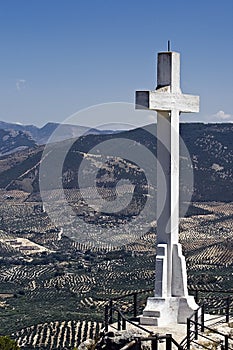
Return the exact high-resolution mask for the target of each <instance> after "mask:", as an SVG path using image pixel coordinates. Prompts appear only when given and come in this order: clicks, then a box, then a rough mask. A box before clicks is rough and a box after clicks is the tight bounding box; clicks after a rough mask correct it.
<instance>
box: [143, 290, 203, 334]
mask: <svg viewBox="0 0 233 350" xmlns="http://www.w3.org/2000/svg"><path fill="white" fill-rule="evenodd" d="M197 308H198V306H197V304H196V303H195V300H194V297H193V296H187V297H166V298H160V297H151V298H148V299H147V304H146V307H145V309H144V311H143V315H142V316H141V317H140V324H141V325H148V326H158V327H162V326H166V325H169V324H172V323H173V324H174V323H184V324H185V323H186V322H187V318H188V317H189V316H191V315H192V313H193V312H194V310H196V309H197Z"/></svg>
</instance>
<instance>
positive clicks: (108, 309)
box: [104, 289, 233, 350]
mask: <svg viewBox="0 0 233 350" xmlns="http://www.w3.org/2000/svg"><path fill="white" fill-rule="evenodd" d="M152 291H153V289H148V290H141V291H139V292H133V293H130V294H126V295H123V296H119V297H114V298H111V299H110V300H109V302H108V304H107V305H106V306H105V321H104V328H105V331H108V328H109V325H111V324H113V323H115V324H116V326H115V327H116V329H117V330H125V329H126V324H127V322H128V323H131V324H133V325H134V326H135V327H137V328H139V329H141V330H142V331H144V332H146V333H148V334H149V336H151V337H153V341H154V342H153V344H155V343H156V344H157V345H156V346H158V342H157V341H155V339H154V338H155V335H154V334H153V332H151V331H148V329H146V328H144V327H142V326H141V325H139V324H138V323H135V322H136V321H139V318H138V317H137V315H138V314H139V312H140V310H139V303H138V299H139V296H140V295H145V296H148V294H149V293H151V292H152ZM189 291H191V292H192V293H193V294H194V296H195V300H196V302H197V303H198V302H200V301H204V303H203V304H202V305H201V306H200V307H199V308H198V309H197V310H196V311H195V312H194V313H193V314H192V315H191V317H189V318H188V319H187V336H186V337H185V339H184V340H183V341H182V342H181V343H180V344H178V343H177V344H178V345H179V349H187V350H189V349H190V346H191V343H195V342H196V341H197V340H198V338H199V337H202V338H207V337H206V335H205V334H204V332H205V331H212V332H213V333H217V334H219V335H220V336H221V337H222V339H223V340H222V349H224V350H229V349H230V348H229V339H232V338H231V337H230V336H228V335H224V334H223V333H221V332H218V331H216V330H215V329H213V328H211V326H213V325H216V324H219V323H222V322H226V323H229V321H230V318H231V317H232V316H233V300H232V298H231V297H229V296H228V297H227V298H220V297H214V296H212V297H211V295H213V294H220V293H221V294H227V293H228V294H230V293H232V291H206V290H189ZM205 293H208V295H207V297H206V296H205ZM127 298H128V302H129V303H131V304H132V307H131V310H129V309H128V310H127V317H126V315H125V312H124V313H123V312H122V309H121V305H120V301H122V300H123V301H125V300H126V299H127ZM211 301H214V302H216V301H219V303H220V304H221V305H222V306H221V307H219V306H218V307H217V309H216V307H212V308H211ZM220 304H219V305H220ZM130 312H131V314H130ZM206 312H208V313H210V314H212V315H213V314H215V315H216V316H215V317H211V319H209V320H205V313H206ZM157 337H158V336H157ZM146 339H148V338H146ZM208 340H210V341H211V339H210V338H208ZM172 342H173V344H175V343H174V342H175V340H174V339H173V340H172ZM213 343H214V340H213ZM151 344H152V343H151ZM130 346H132V347H131V348H130V347H128V349H132V350H134V349H140V347H139V341H138V340H137V342H133V341H132V344H131V345H130ZM133 346H135V347H133ZM151 346H152V345H151ZM177 347H178V346H177ZM203 347H204V346H203ZM125 349H126V348H125ZM152 349H157V348H156V347H155V345H153V347H152ZM167 350H168V349H167ZM232 350H233V349H232Z"/></svg>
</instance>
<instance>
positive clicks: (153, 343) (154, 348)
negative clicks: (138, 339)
mask: <svg viewBox="0 0 233 350" xmlns="http://www.w3.org/2000/svg"><path fill="white" fill-rule="evenodd" d="M151 350H158V336H157V335H156V336H155V338H154V339H152V340H151Z"/></svg>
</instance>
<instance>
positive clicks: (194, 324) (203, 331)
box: [181, 297, 233, 350]
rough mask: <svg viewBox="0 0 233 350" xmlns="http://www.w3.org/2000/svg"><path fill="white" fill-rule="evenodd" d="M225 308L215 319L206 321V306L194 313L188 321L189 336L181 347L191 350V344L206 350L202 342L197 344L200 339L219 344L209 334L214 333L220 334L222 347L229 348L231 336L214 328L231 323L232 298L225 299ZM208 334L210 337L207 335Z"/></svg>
mask: <svg viewBox="0 0 233 350" xmlns="http://www.w3.org/2000/svg"><path fill="white" fill-rule="evenodd" d="M223 301H224V303H225V306H224V307H222V308H221V309H220V310H218V311H219V314H218V315H217V316H215V317H211V318H210V319H207V320H205V311H206V305H205V304H202V305H201V306H200V307H199V308H198V309H197V310H196V311H194V313H193V314H192V315H191V316H190V317H189V318H188V319H187V336H186V338H185V339H184V340H183V341H182V342H181V345H182V346H183V347H184V348H185V349H187V350H189V349H190V347H191V343H194V344H198V345H199V347H201V346H202V347H203V348H206V346H205V345H204V344H203V345H201V344H200V342H197V341H198V340H200V339H203V338H204V339H207V340H208V341H209V342H210V343H211V344H216V345H218V344H219V341H216V340H214V339H213V338H212V337H211V336H210V335H209V334H211V333H214V334H218V335H219V336H220V338H221V347H222V349H224V350H228V349H230V348H229V340H230V339H232V337H231V336H230V335H226V334H223V333H222V332H219V331H217V330H216V329H214V328H213V326H214V325H217V324H220V323H229V321H230V318H231V317H233V309H232V306H233V300H232V299H231V298H230V297H227V298H225V299H223ZM211 311H215V309H212V310H211V309H210V308H208V312H210V313H211ZM207 323H208V325H207ZM207 334H208V335H207ZM232 340H233V339H232Z"/></svg>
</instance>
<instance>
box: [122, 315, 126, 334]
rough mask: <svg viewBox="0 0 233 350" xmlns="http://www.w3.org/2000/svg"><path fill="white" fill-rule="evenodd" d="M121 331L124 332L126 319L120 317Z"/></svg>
mask: <svg viewBox="0 0 233 350" xmlns="http://www.w3.org/2000/svg"><path fill="white" fill-rule="evenodd" d="M122 330H123V331H125V330H126V319H125V318H124V317H122Z"/></svg>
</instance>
